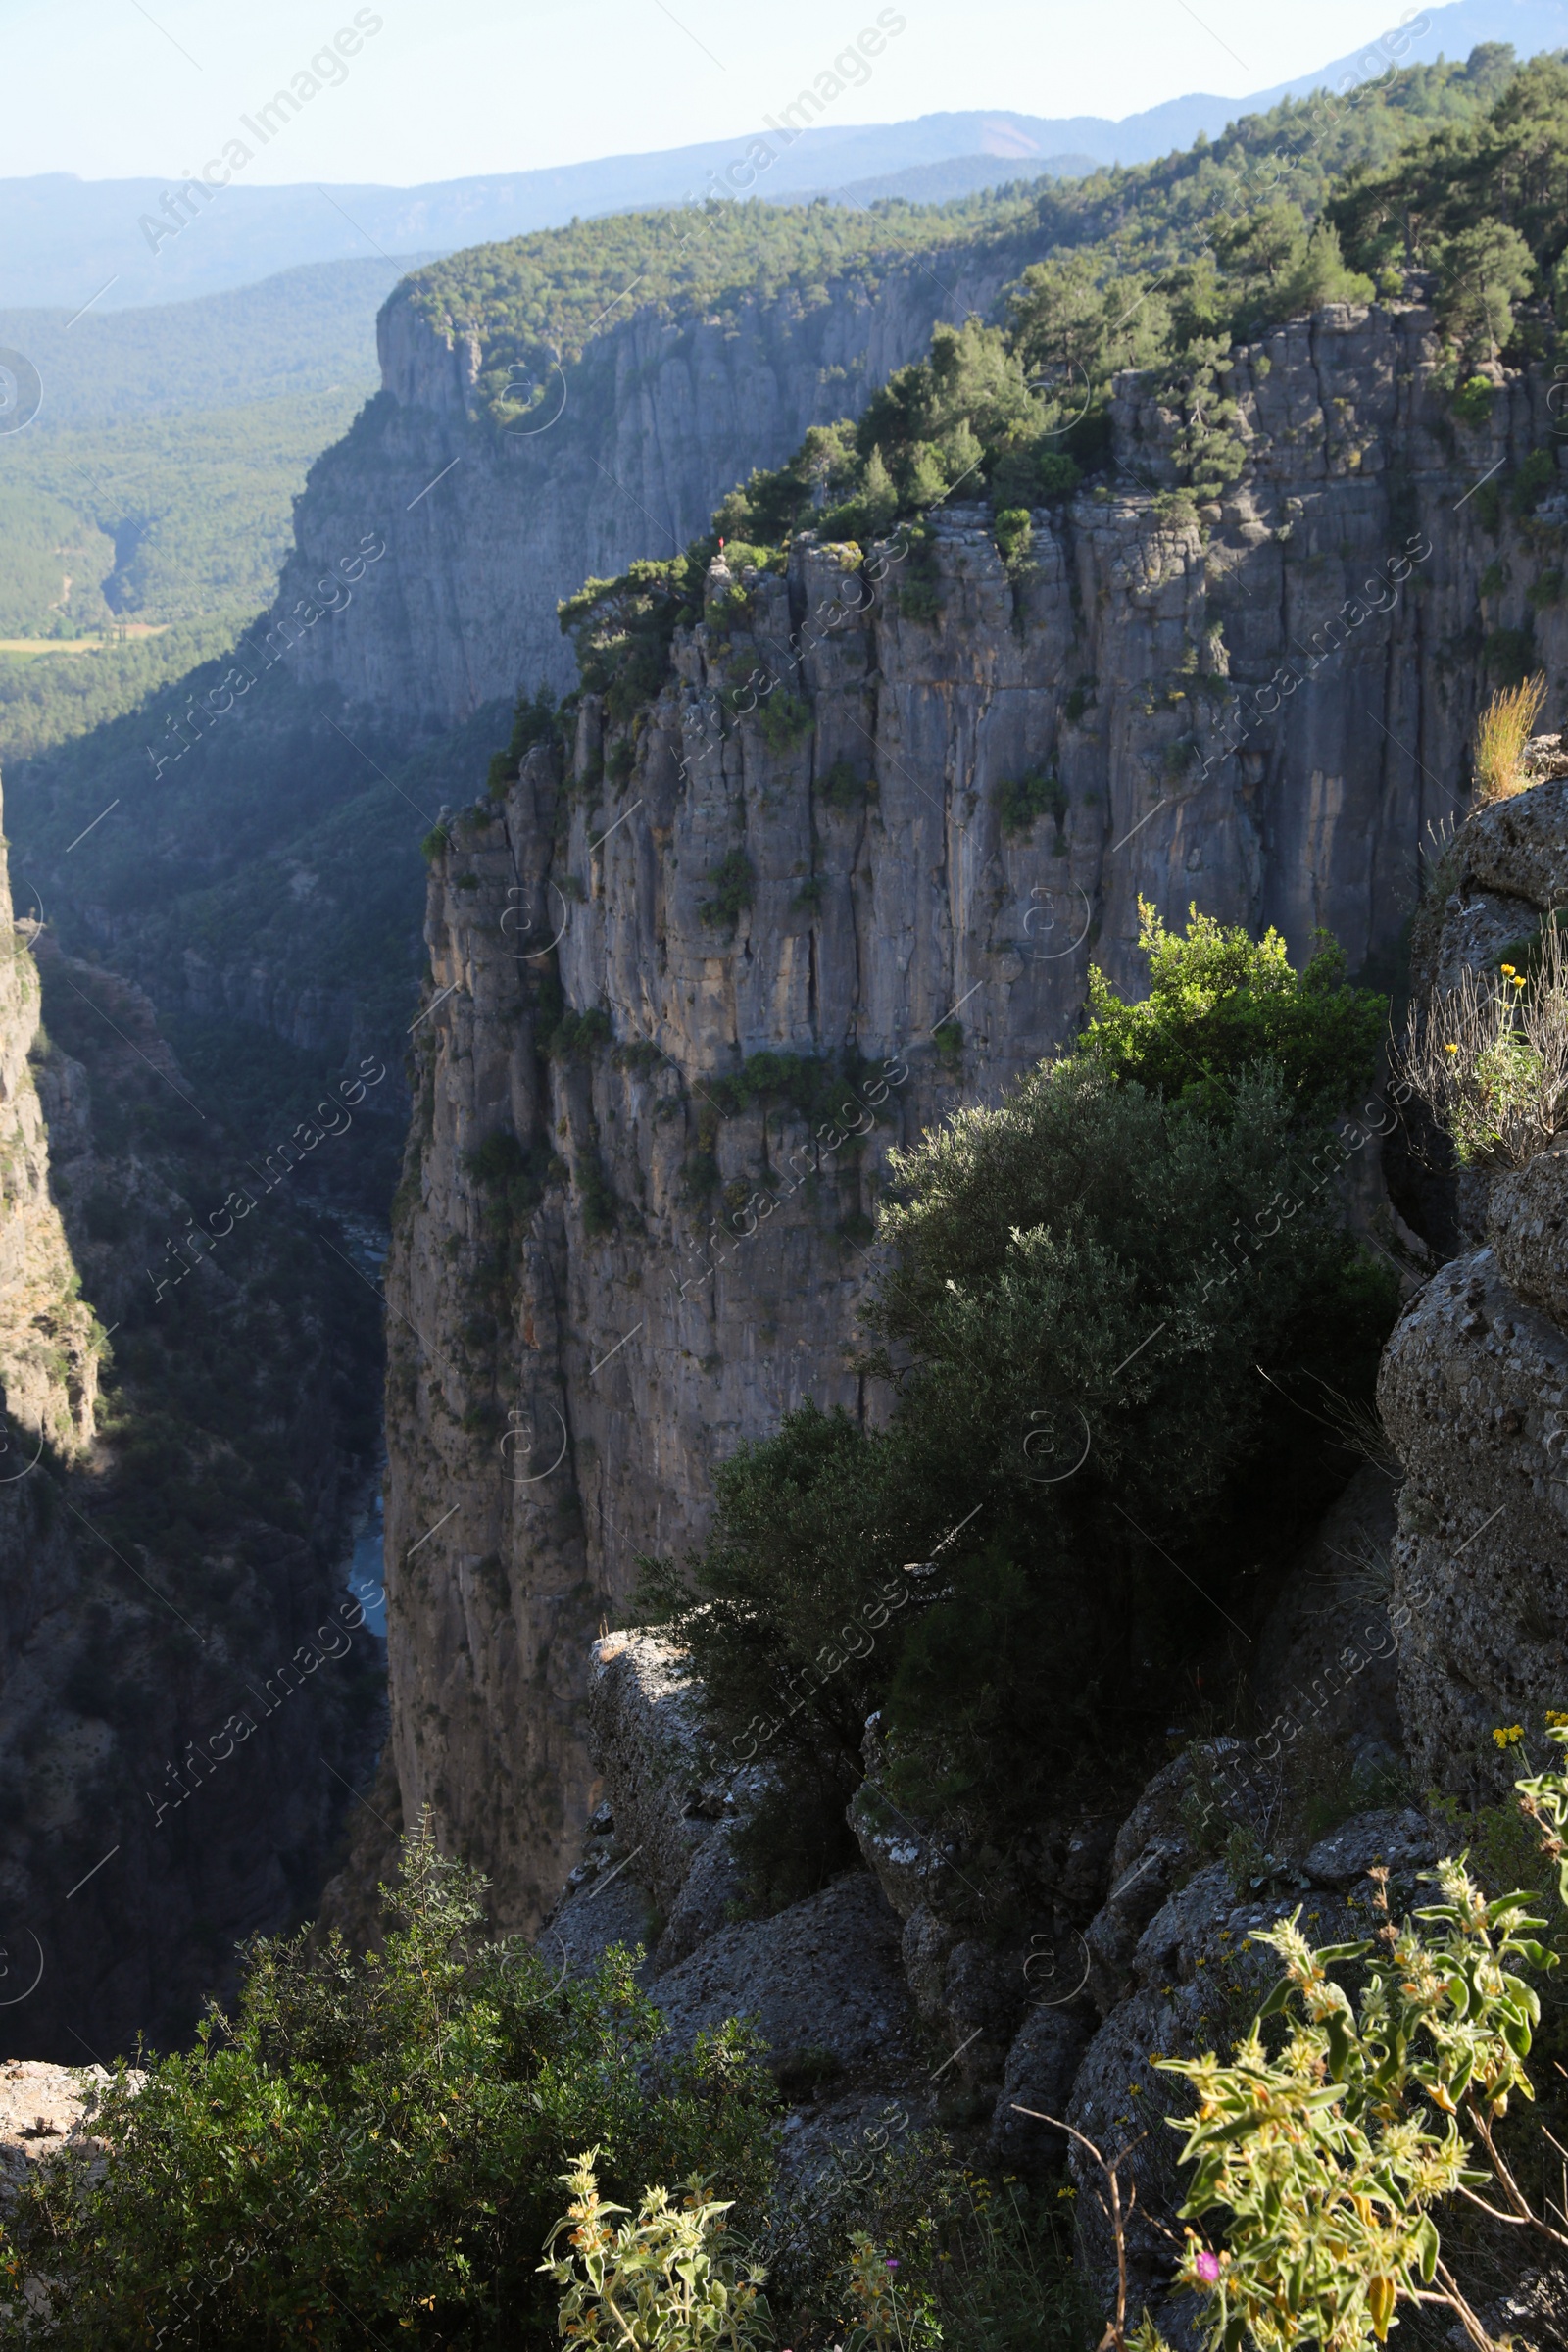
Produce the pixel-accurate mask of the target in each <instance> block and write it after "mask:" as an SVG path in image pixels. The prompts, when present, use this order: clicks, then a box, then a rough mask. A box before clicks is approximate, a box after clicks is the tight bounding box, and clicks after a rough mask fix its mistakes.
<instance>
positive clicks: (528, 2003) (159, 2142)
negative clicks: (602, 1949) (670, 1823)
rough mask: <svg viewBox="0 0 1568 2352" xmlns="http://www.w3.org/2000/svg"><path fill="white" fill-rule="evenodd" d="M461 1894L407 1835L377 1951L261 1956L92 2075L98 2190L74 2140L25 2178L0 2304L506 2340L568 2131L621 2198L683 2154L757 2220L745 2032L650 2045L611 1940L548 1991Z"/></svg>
mask: <svg viewBox="0 0 1568 2352" xmlns="http://www.w3.org/2000/svg"><path fill="white" fill-rule="evenodd" d="M482 1887H483V1882H482V1881H480V1880H479V1879H477V1878H476V1877H475V1875H474V1874H473V1873H472V1872H471V1871H469V1870H467V1869H466V1868H465V1867H464V1866H463V1865H462V1864H461V1863H456V1862H450V1861H447V1860H445V1859H443V1858H442V1857H441V1856H440V1855H438V1854H437V1852H436V1850H435V1847H434V1845H433V1842H432V1841H431V1840H430V1838H429V1837H428V1835H427V1834H425V1833H423V1832H417V1833H415V1834H414V1835H412V1836H411V1837H409V1838H406V1839H405V1840H404V1849H403V1869H402V1879H401V1885H400V1887H399V1889H398V1892H397V1894H396V1897H395V1903H396V1908H397V1911H398V1913H399V1914H400V1916H401V1920H402V1924H401V1926H399V1927H397V1928H396V1929H395V1930H394V1931H393V1933H392V1934H391V1935H390V1936H388V1938H387V1943H386V1949H385V1952H384V1954H383V1955H380V1956H377V1955H374V1954H372V1955H369V1956H368V1957H367V1958H365V1959H355V1958H352V1957H351V1956H350V1955H349V1954H348V1952H346V1951H345V1949H344V1947H343V1945H342V1943H341V1942H340V1941H339V1940H338V1939H336V1938H335V1937H334V1938H332V1939H330V1940H329V1941H328V1942H327V1943H326V1944H325V1945H324V1947H323V1948H321V1949H319V1950H317V1951H314V1952H313V1951H312V1950H311V1949H310V1946H309V1941H308V1938H307V1937H305V1936H299V1937H296V1938H294V1939H292V1940H283V1941H273V1942H262V1943H259V1944H257V1945H256V1946H255V1947H254V1948H253V1950H252V1953H251V1956H250V1962H249V1969H248V1973H247V1976H246V1979H245V1983H244V1987H243V1990H242V1993H241V1996H240V2002H239V2007H238V2012H237V2014H236V2016H235V2018H234V2019H233V2021H232V2022H229V2021H228V2020H227V2019H225V2018H223V2017H221V2015H219V2014H218V2013H217V2012H216V2011H215V2012H214V2013H213V2014H212V2015H211V2016H210V2017H209V2018H208V2019H207V2020H206V2021H205V2023H204V2024H203V2026H202V2028H201V2030H200V2033H199V2034H198V2038H197V2043H196V2046H195V2048H194V2049H193V2050H191V2051H190V2052H188V2053H187V2054H184V2055H175V2056H169V2057H158V2056H151V2057H149V2058H148V2059H147V2060H146V2061H145V2063H146V2064H147V2067H148V2075H147V2081H146V2082H145V2084H144V2085H143V2087H142V2089H141V2091H140V2092H139V2094H138V2093H136V2092H135V2091H134V2090H133V2088H132V2086H131V2084H130V2082H128V2081H127V2080H126V2079H125V2077H124V2075H123V2073H122V2074H121V2076H120V2077H119V2079H118V2080H117V2081H116V2082H114V2083H113V2084H112V2085H111V2086H110V2088H109V2090H108V2092H107V2094H106V2097H105V2102H104V2109H103V2114H102V2119H101V2121H100V2124H99V2127H98V2128H99V2129H100V2130H101V2131H102V2132H103V2134H104V2136H105V2138H106V2140H107V2141H108V2143H109V2146H110V2150H111V2153H110V2156H109V2159H108V2163H107V2165H106V2167H105V2168H104V2171H103V2174H102V2178H101V2179H97V2180H95V2179H94V2177H93V2167H92V2164H91V2161H90V2159H89V2157H88V2155H87V2153H86V2152H85V2151H83V2152H82V2153H80V2154H79V2155H78V2154H76V2153H74V2152H67V2153H65V2154H63V2155H62V2156H61V2158H60V2159H59V2161H58V2162H54V2163H51V2164H50V2165H49V2166H47V2167H42V2168H40V2170H39V2174H38V2177H36V2178H35V2179H34V2180H32V2181H31V2182H29V2184H28V2186H27V2187H26V2188H25V2190H24V2191H23V2194H22V2197H21V2199H20V2200H19V2203H18V2206H17V2208H16V2212H15V2215H14V2217H13V2224H12V2230H13V2237H14V2241H15V2253H16V2261H17V2265H18V2269H17V2271H16V2272H15V2273H14V2274H13V2277H12V2278H11V2279H10V2280H9V2281H8V2282H7V2284H6V2285H5V2286H0V2297H3V2296H4V2295H5V2293H6V2292H8V2291H9V2293H10V2294H11V2296H12V2297H13V2317H17V2316H18V2308H17V2307H18V2305H19V2304H20V2301H21V2298H22V2297H23V2296H24V2295H27V2296H29V2297H31V2298H32V2299H33V2300H34V2302H35V2304H36V2306H37V2308H38V2309H39V2310H41V2311H43V2312H46V2313H47V2314H48V2340H49V2342H50V2343H51V2344H56V2345H59V2346H60V2347H61V2352H122V2347H123V2346H125V2345H128V2344H142V2343H147V2342H151V2341H153V2340H155V2338H156V2335H157V2331H158V2330H159V2328H160V2327H163V2328H167V2329H168V2330H169V2331H170V2332H171V2333H172V2334H174V2335H176V2336H177V2339H178V2340H179V2341H180V2342H181V2343H183V2344H185V2345H188V2346H189V2347H190V2352H275V2348H276V2347H278V2346H280V2345H283V2344H293V2343H298V2342H301V2341H309V2342H310V2343H312V2344H315V2345H319V2346H321V2347H323V2348H324V2352H336V2348H338V2347H342V2348H343V2352H348V2347H350V2346H355V2347H358V2346H362V2345H363V2344H364V2343H365V2341H366V2338H367V2333H368V2334H369V2335H370V2336H372V2337H374V2338H375V2339H377V2340H383V2339H384V2340H386V2341H388V2342H396V2343H398V2344H403V2345H408V2346H410V2347H414V2348H418V2347H429V2348H430V2352H434V2348H435V2347H437V2346H442V2347H456V2346H472V2347H474V2352H478V2347H479V2346H481V2345H482V2346H484V2347H486V2352H488V2348H489V2347H491V2346H516V2347H518V2352H521V2348H522V2347H524V2346H532V2345H536V2344H538V2343H539V2342H541V2341H542V2340H545V2337H546V2334H547V2331H548V2329H549V2328H550V2327H551V2325H552V2323H553V2321H554V2318H555V2297H554V2295H553V2294H552V2293H551V2292H550V2290H549V2288H548V2287H547V2286H546V2285H545V2284H544V2283H543V2281H542V2280H541V2278H540V2277H539V2275H538V2271H539V2261H540V2251H541V2248H542V2246H543V2244H544V2241H545V2237H546V2233H547V2231H548V2230H549V2229H550V2226H551V2224H552V2222H553V2221H554V2220H555V2218H556V2216H557V2214H558V2212H559V2189H558V2186H557V2182H558V2180H559V2179H560V2177H561V2175H562V2173H563V2171H564V2168H565V2167H566V2166H567V2165H568V2164H569V2162H570V2160H571V2156H572V2151H573V2150H575V2149H579V2148H582V2147H584V2146H590V2147H595V2148H596V2149H597V2150H598V2151H599V2154H600V2158H601V2164H602V2170H603V2173H604V2174H605V2176H606V2177H607V2180H608V2183H609V2185H610V2186H611V2187H613V2188H614V2189H616V2190H618V2191H619V2192H620V2193H621V2194H623V2195H625V2194H628V2193H629V2194H631V2195H633V2196H635V2195H638V2194H640V2193H641V2192H642V2191H643V2190H644V2189H645V2188H646V2186H647V2184H648V2183H649V2182H650V2181H654V2180H676V2179H680V2178H682V2177H684V2176H686V2175H688V2174H690V2173H693V2172H695V2171H696V2170H697V2168H698V2167H699V2166H700V2165H701V2166H703V2167H704V2168H706V2170H707V2172H708V2173H709V2175H710V2177H711V2178H712V2179H713V2180H715V2181H716V2182H717V2183H718V2184H719V2186H720V2187H721V2189H722V2191H723V2193H724V2194H725V2195H726V2196H734V2197H737V2198H739V2200H740V2204H739V2207H738V2208H737V2220H738V2221H740V2222H742V2223H743V2224H744V2225H745V2226H747V2227H749V2228H755V2227H756V2226H757V2223H758V2221H759V2219H760V2200H761V2197H762V2193H763V2191H764V2189H765V2186H766V2182H767V2179H768V2175H769V2171H770V2165H771V2146H772V2125H771V2122H770V2117H771V2113H772V2111H773V2108H774V2105H775V2097H774V2093H773V2090H772V2086H771V2083H770V2082H769V2080H768V2078H767V2076H766V2075H765V2073H764V2072H763V2071H762V2070H761V2068H760V2066H759V2065H758V2063H757V2060H756V2057H755V2054H754V2051H753V2048H752V2045H751V2044H750V2042H749V2041H748V2038H747V2036H746V2035H745V2034H742V2033H741V2032H740V2030H739V2029H737V2028H734V2027H725V2028H722V2029H720V2030H719V2031H718V2032H717V2033H716V2034H711V2035H710V2036H708V2037H706V2038H705V2039H704V2040H703V2041H702V2042H701V2043H700V2044H699V2046H698V2048H697V2050H696V2051H695V2052H694V2054H693V2056H692V2058H691V2059H690V2060H676V2059H670V2058H668V2057H665V2056H662V2055H656V2053H655V2047H654V2045H655V2037H656V2035H657V2033H658V2030H659V2021H658V2017H657V2013H656V2012H655V2010H654V2009H653V2008H652V2006H651V2004H650V2003H649V2002H648V2001H647V2000H646V1999H645V1997H644V1996H643V1995H642V1994H641V1993H640V1992H639V1991H638V1990H637V1987H636V1984H635V1981H634V1977H633V1973H632V1959H631V1956H630V1955H628V1954H625V1953H612V1954H611V1955H610V1956H609V1957H608V1958H607V1959H606V1960H605V1961H604V1962H603V1963H602V1964H601V1966H600V1967H599V1969H598V1970H597V1972H596V1973H595V1974H594V1975H593V1976H592V1977H591V1978H586V1979H582V1978H578V1979H567V1980H564V1981H563V1982H561V1983H560V1984H558V1983H557V1982H556V1977H557V1971H556V1970H555V1969H553V1968H551V1967H547V1966H546V1965H545V1963H544V1962H543V1961H542V1960H541V1959H540V1958H539V1957H538V1955H537V1954H536V1953H535V1952H534V1951H533V1950H532V1948H531V1946H530V1945H529V1944H528V1943H527V1942H526V1941H525V1940H524V1939H522V1938H521V1937H513V1938H508V1939H507V1940H505V1941H502V1942H499V1943H498V1942H490V1941H487V1940H486V1939H485V1938H484V1937H483V1936H482V1934H481V1929H482V1925H483V1913H482V1910H481V1904H480V1897H481V1892H482ZM32 2324H34V2325H36V2320H34V2322H33V2323H32Z"/></svg>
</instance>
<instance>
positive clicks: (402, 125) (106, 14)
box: [0, 0, 1401, 186]
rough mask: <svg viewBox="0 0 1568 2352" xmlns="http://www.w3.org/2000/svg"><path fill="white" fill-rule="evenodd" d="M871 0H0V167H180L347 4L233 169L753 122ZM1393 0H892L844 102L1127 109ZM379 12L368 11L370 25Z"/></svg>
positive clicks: (314, 166)
mask: <svg viewBox="0 0 1568 2352" xmlns="http://www.w3.org/2000/svg"><path fill="white" fill-rule="evenodd" d="M878 4H879V0H789V4H788V5H787V6H785V5H779V4H775V5H773V6H770V7H766V8H763V7H759V6H757V5H756V4H755V0H751V4H748V0H669V4H668V5H666V4H665V0H512V4H511V5H505V4H503V0H384V5H378V6H376V7H374V8H362V9H359V10H358V11H357V10H356V8H355V6H354V4H353V0H269V4H268V5H267V6H266V7H258V6H256V5H254V0H250V4H248V5H247V4H246V0H240V4H239V5H236V4H235V0H150V5H142V0H0V37H3V48H0V61H3V62H0V175H6V176H9V175H12V174H16V173H25V172H61V171H67V172H79V173H81V175H82V176H83V177H84V178H91V179H106V178H116V177H121V176H124V175H128V174H140V173H151V174H155V175H157V176H159V177H164V176H172V175H173V174H176V173H182V172H184V171H185V170H186V169H187V168H188V167H190V166H192V165H193V164H196V163H198V162H199V161H200V160H201V159H202V158H204V157H206V156H208V155H211V154H214V153H215V152H216V151H217V150H218V148H219V147H220V146H221V143H222V141H223V140H224V139H225V138H229V137H232V136H234V135H235V130H236V126H237V123H238V118H239V116H240V115H241V114H242V113H244V112H246V111H248V110H253V109H255V108H256V107H257V106H259V105H263V104H265V103H266V101H267V100H268V99H269V98H270V95H271V94H272V92H273V91H275V90H276V89H278V88H279V87H282V86H286V85H287V84H288V83H289V82H291V81H292V80H293V78H294V76H295V75H296V74H297V73H301V72H307V73H308V72H309V70H310V65H311V60H312V58H313V57H319V55H320V54H321V52H322V51H323V49H325V48H326V47H327V45H328V44H330V43H331V42H332V40H333V37H334V35H336V34H337V33H338V32H339V31H340V30H343V29H345V28H347V29H348V32H349V38H348V40H347V41H345V42H344V43H343V44H342V46H343V47H346V48H352V47H353V40H354V35H353V26H354V24H355V19H356V15H358V18H359V22H360V25H361V26H362V27H364V28H365V29H366V31H367V32H368V37H364V38H363V45H362V46H360V48H359V49H358V52H357V54H355V55H354V56H353V57H352V58H351V59H350V60H349V61H348V62H347V63H346V64H345V65H344V66H343V67H342V69H341V73H339V70H338V69H337V68H336V67H335V66H333V67H331V68H330V69H322V70H320V71H319V73H318V74H317V75H316V76H315V78H316V79H318V80H319V81H322V82H323V83H326V82H329V83H330V86H323V87H322V88H321V89H320V91H319V95H317V96H315V97H314V98H312V99H311V102H310V103H309V105H308V106H306V107H305V108H304V109H303V111H302V112H301V113H300V115H299V117H298V119H297V120H295V121H294V122H292V123H290V125H289V129H288V134H287V136H286V137H279V138H278V139H276V140H275V141H274V143H273V144H272V145H271V146H270V148H269V149H268V150H267V151H266V153H265V154H263V155H258V157H257V159H256V161H255V163H254V164H253V165H252V166H251V167H250V168H249V170H248V172H247V174H246V176H247V179H248V181H249V183H250V184H251V185H253V186H254V185H255V184H256V183H257V182H259V181H262V180H306V179H324V180H381V181H388V182H393V183H397V184H403V185H406V184H408V183H409V182H411V181H417V180H424V179H449V178H458V177H461V176H463V175H465V174H466V173H469V172H512V171H521V170H526V169H529V168H531V167H535V166H538V165H545V164H561V163H573V162H580V161H582V160H583V159H585V158H588V157H592V156H600V155H613V154H616V153H622V152H634V153H635V152H642V151H646V150H648V149H652V148H660V147H677V146H683V145H685V144H687V143H688V142H690V141H693V140H699V139H711V138H723V137H727V136H729V135H731V134H733V133H736V132H739V131H744V130H748V129H750V128H751V127H753V125H754V124H756V123H759V122H760V119H761V117H762V116H763V115H765V114H768V113H771V112H773V111H774V110H776V109H777V108H778V107H779V106H780V105H781V104H787V103H788V101H789V99H790V98H791V97H792V96H793V95H794V93H795V92H796V91H797V90H798V89H799V88H800V87H801V85H802V83H803V82H804V81H808V80H809V79H811V78H812V77H813V76H814V75H815V74H817V73H820V72H821V71H822V70H823V69H824V68H827V67H830V66H831V64H832V61H833V58H834V56H835V54H836V53H837V52H839V51H840V50H842V49H843V48H844V46H845V44H846V43H847V42H848V41H849V40H851V39H853V38H854V36H855V35H856V34H857V33H858V31H859V30H860V29H861V27H862V26H864V25H874V24H875V23H876V20H877V14H878ZM1400 7H1401V0H1312V5H1311V6H1307V5H1305V0H1273V4H1272V5H1266V6H1262V7H1260V6H1258V5H1257V0H1201V4H1200V5H1199V7H1198V8H1197V9H1196V11H1195V9H1194V8H1193V7H1190V6H1188V5H1187V0H1115V5H1114V6H1109V5H1100V6H1093V5H1086V4H1085V0H1046V4H1045V5H1040V4H1039V0H1036V4H1035V5H1033V6H1030V5H1019V4H1017V0H907V6H903V7H901V8H900V9H899V10H897V11H894V12H889V13H892V14H898V15H902V16H903V17H905V18H906V19H907V25H906V28H905V29H904V30H903V31H902V32H901V33H900V34H899V35H898V37H897V38H895V39H892V40H890V41H889V42H888V45H887V48H886V51H885V52H884V54H883V55H882V56H881V57H880V58H879V59H878V61H877V64H876V68H875V71H874V73H873V74H872V77H871V79H870V80H869V81H868V82H867V83H866V84H865V85H864V86H863V87H862V88H860V89H858V90H857V91H856V92H855V93H854V95H853V97H852V98H850V99H847V100H846V101H845V103H844V104H843V106H842V107H841V108H840V110H839V112H840V113H841V114H842V118H843V120H844V121H845V122H861V123H870V122H891V121H898V120H900V119H902V118H904V117H907V116H910V115H920V114H928V113H932V112H934V111H936V110H938V109H942V108H949V107H952V108H965V107H1006V108H1011V109H1016V110H1019V111H1022V112H1024V113H1028V114H1040V115H1066V114H1079V113H1086V114H1101V115H1111V116H1121V115H1126V114H1132V113H1135V112H1137V111H1138V110H1139V109H1141V108H1143V107H1147V106H1152V105H1155V104H1157V103H1158V102H1159V101H1160V100H1161V99H1163V98H1173V97H1177V96H1179V95H1181V94H1182V93H1183V92H1185V91H1189V90H1211V91H1216V92H1218V93H1220V94H1221V95H1223V96H1226V97H1240V96H1242V95H1244V94H1245V93H1247V92H1248V91H1250V90H1256V89H1263V88H1267V87H1268V86H1269V84H1270V83H1273V82H1277V81H1282V80H1284V79H1285V78H1286V77H1287V76H1288V75H1290V74H1294V73H1302V72H1305V71H1307V70H1309V69H1310V68H1312V67H1314V66H1318V65H1322V64H1324V63H1325V62H1326V61H1327V60H1328V59H1330V58H1333V57H1338V56H1340V55H1342V54H1343V53H1344V52H1345V51H1346V50H1348V49H1351V48H1353V47H1355V46H1356V44H1357V43H1358V42H1360V41H1363V40H1369V39H1371V38H1372V37H1373V36H1374V35H1375V34H1376V33H1378V32H1380V31H1382V30H1383V29H1384V28H1385V27H1386V26H1387V25H1394V24H1397V23H1398V21H1399V17H1400ZM377 21H379V29H374V30H371V29H370V28H371V27H372V26H373V25H375V24H376V23H377Z"/></svg>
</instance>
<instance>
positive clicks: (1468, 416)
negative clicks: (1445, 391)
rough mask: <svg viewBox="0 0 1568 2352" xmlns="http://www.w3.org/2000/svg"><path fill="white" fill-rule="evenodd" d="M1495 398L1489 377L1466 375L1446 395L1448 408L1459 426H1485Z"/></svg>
mask: <svg viewBox="0 0 1568 2352" xmlns="http://www.w3.org/2000/svg"><path fill="white" fill-rule="evenodd" d="M1496 397H1497V387H1496V385H1495V383H1494V382H1493V380H1492V378H1491V377H1490V376H1489V375H1467V376H1466V377H1465V379H1464V382H1463V383H1462V384H1459V385H1457V386H1456V387H1455V389H1454V390H1453V391H1452V392H1451V393H1450V394H1449V395H1448V406H1449V407H1450V408H1451V409H1452V411H1453V413H1454V415H1455V416H1456V417H1458V419H1459V421H1460V423H1461V424H1485V423H1486V422H1487V421H1488V419H1489V418H1490V417H1491V415H1492V404H1493V402H1494V401H1495V399H1496Z"/></svg>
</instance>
